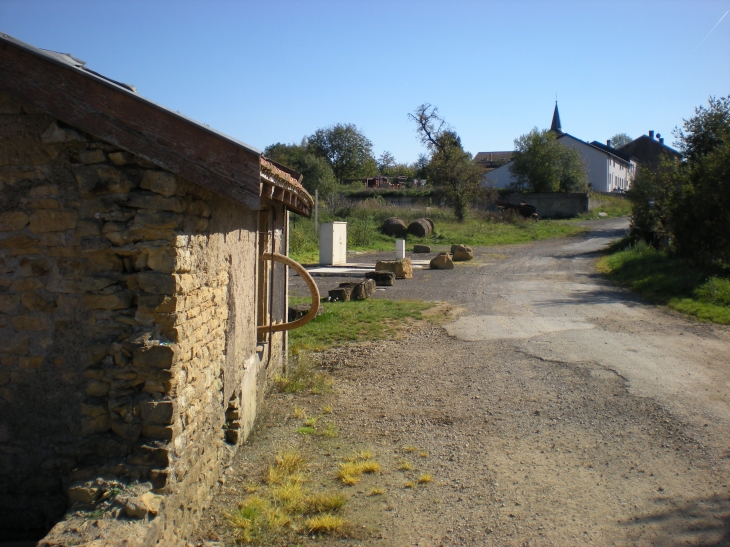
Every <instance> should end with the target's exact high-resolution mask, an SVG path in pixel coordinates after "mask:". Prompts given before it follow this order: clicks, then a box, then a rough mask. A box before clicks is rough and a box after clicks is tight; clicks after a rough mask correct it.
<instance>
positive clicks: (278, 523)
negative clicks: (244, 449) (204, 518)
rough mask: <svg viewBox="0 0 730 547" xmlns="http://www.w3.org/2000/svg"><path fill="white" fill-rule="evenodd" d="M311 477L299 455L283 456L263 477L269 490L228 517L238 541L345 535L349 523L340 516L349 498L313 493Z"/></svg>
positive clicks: (268, 541)
mask: <svg viewBox="0 0 730 547" xmlns="http://www.w3.org/2000/svg"><path fill="white" fill-rule="evenodd" d="M308 476H309V475H308V471H307V463H306V461H305V460H304V458H303V457H302V455H301V454H300V453H299V452H296V451H285V452H282V453H280V454H279V455H278V456H277V457H276V459H275V461H274V463H273V464H271V465H270V466H269V468H268V470H267V472H266V475H265V476H264V477H263V482H264V484H265V485H267V486H266V488H262V489H261V491H260V492H259V493H257V494H255V495H249V496H248V497H246V498H245V499H244V500H243V501H242V502H241V503H239V504H238V507H237V508H236V510H234V511H232V512H230V513H228V514H226V520H227V521H228V523H229V524H230V526H231V527H232V528H233V529H234V532H235V535H236V540H237V542H239V543H251V544H255V545H272V544H273V543H274V542H276V544H279V542H281V541H286V540H287V539H288V540H293V539H294V536H297V535H301V534H320V535H321V534H334V533H338V532H341V531H342V530H343V529H344V528H345V526H346V525H347V522H346V520H345V519H344V518H342V517H341V516H339V515H338V513H339V512H340V511H341V510H342V509H343V508H344V507H345V505H346V504H347V498H345V496H343V495H342V494H340V493H338V492H334V493H328V492H318V491H312V490H311V489H309V488H308V486H307V483H308V482H309V478H308ZM287 544H289V543H287Z"/></svg>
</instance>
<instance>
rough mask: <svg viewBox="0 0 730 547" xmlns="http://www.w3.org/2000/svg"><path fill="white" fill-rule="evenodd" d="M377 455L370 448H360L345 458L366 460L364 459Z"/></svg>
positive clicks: (350, 460)
mask: <svg viewBox="0 0 730 547" xmlns="http://www.w3.org/2000/svg"><path fill="white" fill-rule="evenodd" d="M374 457H375V455H374V454H373V453H372V452H371V451H370V450H358V451H357V452H355V453H354V454H352V455H351V456H348V457H347V458H345V461H348V462H357V461H364V460H372V459H373V458H374Z"/></svg>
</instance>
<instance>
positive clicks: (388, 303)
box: [276, 298, 432, 393]
mask: <svg viewBox="0 0 730 547" xmlns="http://www.w3.org/2000/svg"><path fill="white" fill-rule="evenodd" d="M290 301H291V303H294V304H299V303H303V302H307V301H309V299H307V298H290ZM431 306H432V304H429V303H428V302H417V301H408V300H398V301H393V300H380V299H378V300H374V299H368V300H360V301H356V302H327V301H326V300H324V299H323V300H322V308H323V312H322V314H321V315H318V316H317V317H315V318H314V319H313V320H312V321H310V322H309V323H307V324H306V325H305V326H303V327H302V328H300V329H295V330H292V331H289V347H290V351H291V353H292V354H293V355H301V354H303V353H305V352H307V351H323V350H325V349H327V348H329V347H332V346H339V345H342V344H345V343H350V342H358V341H362V340H383V339H392V338H393V337H395V336H397V334H398V331H399V330H401V329H402V328H403V327H404V326H405V325H406V324H407V321H409V320H413V319H421V311H422V310H425V309H427V308H429V307H431ZM307 373H308V372H307V371H303V374H304V375H305V376H306V374H307ZM295 376H296V374H294V375H293V376H292V377H291V380H290V381H291V382H292V383H291V387H285V388H284V389H285V390H286V389H292V390H294V389H298V390H299V391H301V390H302V389H305V387H304V386H303V384H301V383H298V380H296V379H295ZM276 381H277V382H279V380H276ZM295 386H296V387H295ZM299 386H302V387H301V388H300V387H299ZM280 389H282V388H281V387H280ZM308 389H311V388H308ZM290 392H291V391H287V393H290Z"/></svg>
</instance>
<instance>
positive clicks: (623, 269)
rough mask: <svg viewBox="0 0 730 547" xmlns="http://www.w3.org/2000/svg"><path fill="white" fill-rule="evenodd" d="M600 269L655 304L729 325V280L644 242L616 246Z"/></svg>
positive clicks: (602, 259)
mask: <svg viewBox="0 0 730 547" xmlns="http://www.w3.org/2000/svg"><path fill="white" fill-rule="evenodd" d="M608 252H609V253H611V254H608V255H607V256H604V257H602V258H601V259H599V261H598V264H597V267H598V270H599V271H600V272H601V273H604V274H606V275H607V276H608V277H609V278H610V279H613V280H615V281H617V282H619V283H621V284H622V285H625V286H627V287H629V288H630V289H631V290H633V291H636V292H637V293H639V294H641V295H642V296H643V297H645V298H646V299H648V300H651V301H652V302H655V303H658V304H663V305H666V306H669V307H670V308H672V309H675V310H677V311H680V312H683V313H686V314H688V315H691V316H694V317H696V318H697V319H700V320H702V321H709V322H713V323H720V324H723V325H729V324H730V279H728V278H727V277H726V276H719V275H713V274H711V273H708V272H706V271H703V270H701V269H698V268H697V267H696V266H694V265H693V264H692V263H690V262H688V261H687V260H684V259H681V258H676V257H672V256H669V255H667V253H665V252H662V251H657V250H656V249H654V248H652V247H650V246H648V245H645V244H644V243H643V242H639V243H636V244H634V245H629V243H628V242H627V241H625V240H624V241H622V242H619V243H617V244H614V245H613V246H612V247H611V248H610V249H609V251H608Z"/></svg>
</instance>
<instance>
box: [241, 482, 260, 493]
mask: <svg viewBox="0 0 730 547" xmlns="http://www.w3.org/2000/svg"><path fill="white" fill-rule="evenodd" d="M243 489H244V490H245V491H246V493H247V494H253V493H254V492H258V490H259V485H258V484H253V483H250V484H247V485H246V486H244V487H243Z"/></svg>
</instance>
